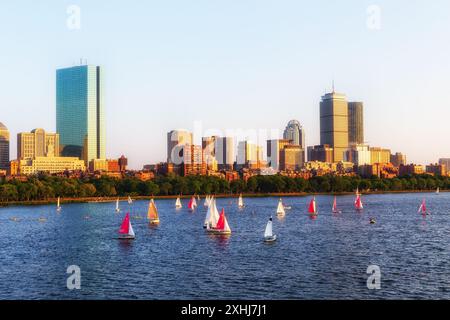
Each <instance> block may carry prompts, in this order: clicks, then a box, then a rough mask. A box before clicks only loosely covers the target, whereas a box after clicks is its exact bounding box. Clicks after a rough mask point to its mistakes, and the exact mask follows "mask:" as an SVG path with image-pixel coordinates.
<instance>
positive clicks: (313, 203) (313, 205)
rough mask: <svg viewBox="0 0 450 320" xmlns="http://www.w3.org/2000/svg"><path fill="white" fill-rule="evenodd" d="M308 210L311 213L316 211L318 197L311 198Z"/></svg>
mask: <svg viewBox="0 0 450 320" xmlns="http://www.w3.org/2000/svg"><path fill="white" fill-rule="evenodd" d="M308 212H309V213H316V199H315V198H313V199H312V200H311V202H310V203H309V208H308Z"/></svg>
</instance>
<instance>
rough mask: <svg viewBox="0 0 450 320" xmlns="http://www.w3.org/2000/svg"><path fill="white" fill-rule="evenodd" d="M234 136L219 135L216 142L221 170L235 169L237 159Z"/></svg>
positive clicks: (217, 157)
mask: <svg viewBox="0 0 450 320" xmlns="http://www.w3.org/2000/svg"><path fill="white" fill-rule="evenodd" d="M234 148H235V145H234V138H233V137H217V138H216V144H215V148H214V149H215V151H216V159H217V162H218V165H219V169H221V170H233V168H234V162H235V161H236V152H235V149H234Z"/></svg>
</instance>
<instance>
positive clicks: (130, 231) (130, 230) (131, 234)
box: [128, 222, 135, 237]
mask: <svg viewBox="0 0 450 320" xmlns="http://www.w3.org/2000/svg"><path fill="white" fill-rule="evenodd" d="M128 235H130V236H132V237H134V236H135V234H134V230H133V226H132V225H131V222H130V228H129V230H128Z"/></svg>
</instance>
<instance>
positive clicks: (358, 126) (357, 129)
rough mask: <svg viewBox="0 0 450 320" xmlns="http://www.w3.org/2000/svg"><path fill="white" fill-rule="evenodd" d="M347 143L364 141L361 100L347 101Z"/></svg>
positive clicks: (361, 142)
mask: <svg viewBox="0 0 450 320" xmlns="http://www.w3.org/2000/svg"><path fill="white" fill-rule="evenodd" d="M348 143H349V144H363V143H364V116H363V103H362V102H349V103H348Z"/></svg>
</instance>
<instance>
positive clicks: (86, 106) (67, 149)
mask: <svg viewBox="0 0 450 320" xmlns="http://www.w3.org/2000/svg"><path fill="white" fill-rule="evenodd" d="M102 82H103V78H102V70H101V68H100V67H98V66H90V65H82V66H76V67H71V68H65V69H59V70H57V71H56V131H57V132H58V133H59V136H60V146H61V155H62V156H72V157H79V158H81V159H84V160H85V161H86V162H89V161H91V160H92V159H105V158H106V150H105V149H106V138H105V134H106V132H105V131H106V130H105V111H104V105H103V85H102Z"/></svg>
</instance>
